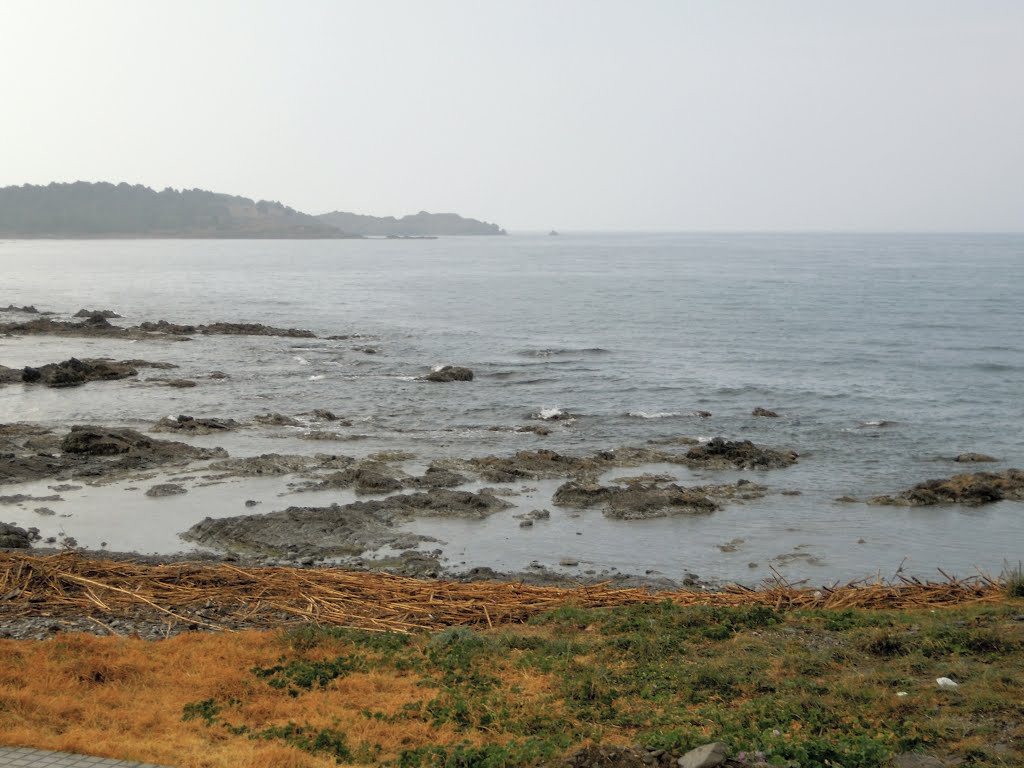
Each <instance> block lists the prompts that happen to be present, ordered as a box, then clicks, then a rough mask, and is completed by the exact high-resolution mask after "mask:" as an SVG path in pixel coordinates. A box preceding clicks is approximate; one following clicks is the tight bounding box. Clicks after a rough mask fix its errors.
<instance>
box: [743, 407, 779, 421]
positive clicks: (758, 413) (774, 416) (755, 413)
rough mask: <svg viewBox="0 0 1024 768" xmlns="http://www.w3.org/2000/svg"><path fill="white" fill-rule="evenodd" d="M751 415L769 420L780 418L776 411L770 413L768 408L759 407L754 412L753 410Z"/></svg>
mask: <svg viewBox="0 0 1024 768" xmlns="http://www.w3.org/2000/svg"><path fill="white" fill-rule="evenodd" d="M750 415H751V416H763V417H765V418H768V419H777V418H779V414H777V413H776V412H775V411H769V410H768V409H767V408H761V407H758V408H755V409H754V410H752V411H751V412H750Z"/></svg>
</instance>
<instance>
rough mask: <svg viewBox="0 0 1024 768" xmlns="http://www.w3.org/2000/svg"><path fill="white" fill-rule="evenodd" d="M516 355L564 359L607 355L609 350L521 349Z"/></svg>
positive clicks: (593, 348)
mask: <svg viewBox="0 0 1024 768" xmlns="http://www.w3.org/2000/svg"><path fill="white" fill-rule="evenodd" d="M518 354H520V355H522V356H523V357H565V356H569V355H609V354H611V350H610V349H605V348H604V347H582V348H574V347H547V348H542V349H522V350H520V351H519V352H518Z"/></svg>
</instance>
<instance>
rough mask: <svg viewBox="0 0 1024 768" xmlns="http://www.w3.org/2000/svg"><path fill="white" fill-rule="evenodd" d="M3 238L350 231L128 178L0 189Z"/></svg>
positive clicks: (269, 205) (243, 201)
mask: <svg viewBox="0 0 1024 768" xmlns="http://www.w3.org/2000/svg"><path fill="white" fill-rule="evenodd" d="M0 236H3V237H58V238H60V237H70V238H74V237H196V238H200V237H210V238H250V237H251V238H293V237H294V238H338V237H351V236H352V235H348V234H346V233H344V232H343V231H341V230H340V229H338V228H337V227H334V226H332V225H331V224H329V223H327V222H323V221H320V220H319V219H317V218H316V217H314V216H310V215H308V214H305V213H300V212H299V211H296V210H294V209H293V208H289V207H287V206H285V205H282V204H281V203H277V202H268V201H266V200H260V201H259V202H254V201H253V200H250V199H249V198H246V197H236V196H234V195H224V194H218V193H215V192H207V191H205V190H201V189H183V190H180V191H179V190H174V189H170V188H168V189H165V190H163V191H162V192H156V191H155V190H152V189H150V188H149V187H144V186H141V185H131V184H125V183H121V184H110V183H107V182H99V183H89V182H84V181H77V182H74V183H70V184H57V183H54V184H49V185H47V186H34V185H31V184H26V185H23V186H20V187H4V188H0Z"/></svg>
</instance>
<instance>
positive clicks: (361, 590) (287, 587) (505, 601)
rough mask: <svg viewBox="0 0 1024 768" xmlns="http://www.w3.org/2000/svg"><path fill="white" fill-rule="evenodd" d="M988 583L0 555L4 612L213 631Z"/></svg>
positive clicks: (807, 604) (908, 600) (387, 623)
mask: <svg viewBox="0 0 1024 768" xmlns="http://www.w3.org/2000/svg"><path fill="white" fill-rule="evenodd" d="M1001 597H1002V587H1001V585H1000V583H999V582H998V581H997V580H995V579H991V578H988V577H985V576H978V577H974V578H972V579H968V580H956V579H952V578H948V580H947V581H945V582H939V583H924V582H919V581H916V580H911V579H901V580H899V581H897V582H895V583H882V582H876V583H866V582H856V583H852V584H846V585H843V586H839V585H836V586H834V587H831V588H821V589H816V590H815V589H800V588H796V587H794V586H792V585H789V584H787V583H786V582H784V581H783V580H782V579H781V578H780V577H777V578H776V579H775V580H774V581H772V582H770V583H767V584H766V585H765V586H764V588H762V589H756V590H754V589H747V588H744V587H738V586H730V587H728V588H725V589H723V590H721V591H716V592H706V591H686V590H683V591H671V592H656V593H652V592H648V591H646V590H643V589H617V588H614V587H612V586H609V585H607V584H600V585H596V586H579V587H574V588H560V587H539V586H529V585H525V584H517V583H491V582H472V583H462V582H444V581H421V580H417V579H410V578H404V577H400V576H392V575H389V574H383V573H365V572H358V571H346V570H340V569H324V570H302V569H297V568H238V567H235V566H233V565H230V564H217V565H197V564H194V563H182V564H173V565H155V566H154V565H138V564H133V563H123V562H113V561H106V560H91V559H87V558H84V557H81V556H79V555H76V554H73V553H64V554H59V555H53V556H49V557H33V556H30V555H21V554H12V553H6V554H3V553H0V614H2V613H10V614H12V615H14V614H20V615H26V614H29V613H33V612H38V611H43V610H46V611H52V612H55V613H58V614H63V615H67V614H72V613H77V614H81V615H86V616H92V615H104V614H106V615H110V616H123V615H131V614H132V613H133V612H138V611H139V610H142V611H146V612H157V613H159V614H161V615H162V616H164V617H165V618H166V620H167V621H168V622H176V621H181V622H186V623H187V624H189V625H197V626H202V627H205V628H207V629H214V630H230V629H232V628H233V627H234V626H239V625H245V626H253V625H258V624H260V623H265V624H267V625H271V624H275V623H281V622H282V620H284V621H295V622H302V621H307V622H315V623H318V624H325V625H333V626H344V627H353V628H361V629H369V630H378V631H388V630H390V631H395V632H412V631H416V630H421V629H434V628H439V627H447V626H454V625H478V626H496V625H499V624H510V623H517V622H522V621H525V620H526V619H528V618H529V617H530V616H534V615H536V614H539V613H543V612H545V611H550V610H552V609H554V608H558V607H559V606H563V605H576V606H580V607H587V608H596V607H609V606H618V605H628V604H635V603H640V602H652V601H661V600H671V601H672V602H675V603H678V604H680V605H714V606H743V605H768V606H773V607H775V608H780V609H787V608H823V609H845V608H867V609H900V608H925V607H931V608H934V607H941V606H949V605H956V604H962V603H966V602H979V601H996V600H999V599H1001Z"/></svg>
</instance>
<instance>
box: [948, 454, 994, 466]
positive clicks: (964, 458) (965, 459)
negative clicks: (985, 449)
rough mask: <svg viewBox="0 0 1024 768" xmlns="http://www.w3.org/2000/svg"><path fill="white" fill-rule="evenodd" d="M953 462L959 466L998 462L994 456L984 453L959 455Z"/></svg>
mask: <svg viewBox="0 0 1024 768" xmlns="http://www.w3.org/2000/svg"><path fill="white" fill-rule="evenodd" d="M953 461H956V462H959V463H961V464H980V463H983V462H995V461H999V459H997V458H996V457H995V456H989V455H988V454H985V453H961V454H960V455H959V456H957V457H956V458H955V459H953Z"/></svg>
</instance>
